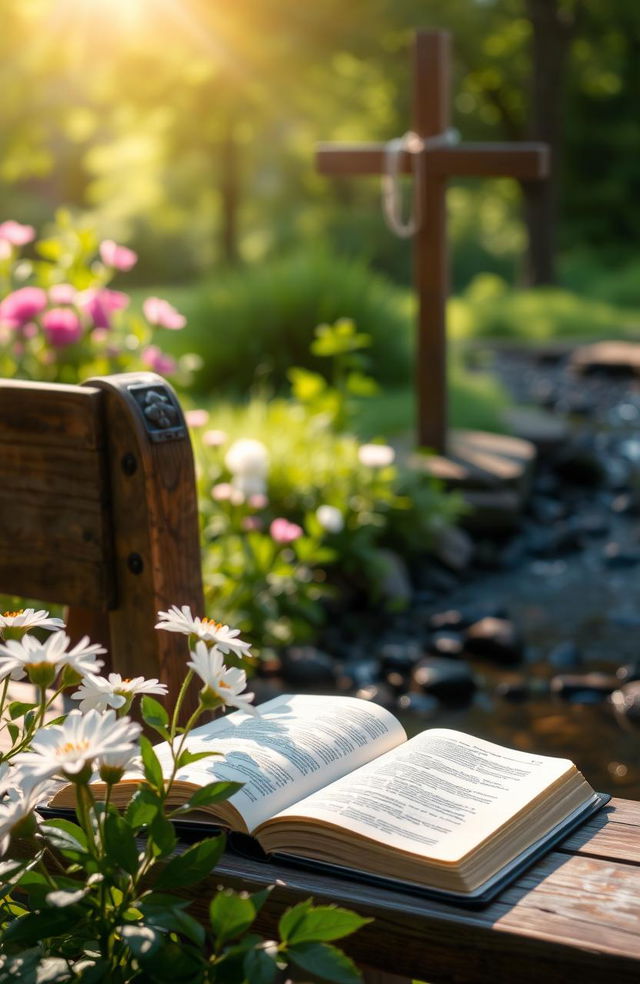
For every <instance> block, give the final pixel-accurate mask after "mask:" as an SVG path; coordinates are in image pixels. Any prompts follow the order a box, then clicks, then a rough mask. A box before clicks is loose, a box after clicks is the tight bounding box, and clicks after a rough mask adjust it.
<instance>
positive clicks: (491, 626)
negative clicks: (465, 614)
mask: <svg viewBox="0 0 640 984" xmlns="http://www.w3.org/2000/svg"><path fill="white" fill-rule="evenodd" d="M464 646H465V652H466V653H468V654H469V655H471V656H482V657H483V658H485V659H490V660H493V661H494V662H496V663H500V664H501V665H511V664H513V663H519V662H520V660H521V659H522V656H523V651H524V647H523V643H522V639H521V637H520V633H519V632H518V631H517V629H516V627H515V625H514V624H513V622H512V621H511V620H510V619H507V618H493V617H491V616H488V617H486V618H482V619H480V621H479V622H475V623H474V624H473V625H470V626H469V628H468V629H467V632H466V635H465V640H464Z"/></svg>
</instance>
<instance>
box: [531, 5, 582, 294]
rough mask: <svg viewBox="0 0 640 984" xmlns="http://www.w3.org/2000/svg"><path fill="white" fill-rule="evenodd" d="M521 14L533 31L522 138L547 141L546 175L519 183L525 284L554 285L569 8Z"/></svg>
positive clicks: (551, 7) (547, 7)
mask: <svg viewBox="0 0 640 984" xmlns="http://www.w3.org/2000/svg"><path fill="white" fill-rule="evenodd" d="M526 11H527V15H528V17H529V20H530V21H531V25H532V29H533V36H532V88H531V121H530V129H529V134H528V136H529V139H531V140H540V141H543V142H544V143H547V144H548V145H549V148H550V152H551V174H550V177H549V178H548V179H547V180H546V181H542V182H536V183H533V182H531V183H528V182H524V183H523V185H522V189H523V193H524V214H525V221H526V224H527V230H528V234H529V256H528V265H527V267H528V268H527V271H526V280H527V282H528V283H529V284H530V285H532V286H535V285H539V284H551V283H554V281H555V251H556V232H557V225H558V199H559V189H560V161H561V157H562V148H563V136H564V128H563V113H564V102H565V99H564V96H565V88H566V86H565V83H566V75H567V62H568V54H569V46H570V43H571V38H572V36H573V30H574V13H575V10H574V11H571V10H569V9H568V8H567V6H566V5H562V3H561V0H526Z"/></svg>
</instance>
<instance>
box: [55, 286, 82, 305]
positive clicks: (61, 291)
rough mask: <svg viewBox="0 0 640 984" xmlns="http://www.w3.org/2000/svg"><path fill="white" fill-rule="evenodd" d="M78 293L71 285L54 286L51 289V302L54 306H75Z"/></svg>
mask: <svg viewBox="0 0 640 984" xmlns="http://www.w3.org/2000/svg"><path fill="white" fill-rule="evenodd" d="M77 293H78V292H77V290H76V289H75V287H72V286H71V284H54V285H53V287H49V300H50V301H51V302H52V303H53V304H73V302H74V301H75V299H76V295H77Z"/></svg>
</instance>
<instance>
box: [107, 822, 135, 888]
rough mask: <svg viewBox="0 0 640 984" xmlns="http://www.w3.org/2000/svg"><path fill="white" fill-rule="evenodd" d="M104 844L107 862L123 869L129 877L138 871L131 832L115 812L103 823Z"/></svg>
mask: <svg viewBox="0 0 640 984" xmlns="http://www.w3.org/2000/svg"><path fill="white" fill-rule="evenodd" d="M104 844H105V850H106V853H107V855H108V857H109V861H112V862H115V863H116V864H118V865H119V866H120V867H121V868H124V870H125V871H127V872H128V873H129V874H130V875H134V874H135V873H136V872H137V870H138V848H137V846H136V841H135V838H134V836H133V831H132V829H131V827H130V826H129V824H128V823H127V821H126V820H125V819H124V817H121V816H120V814H119V813H116V812H115V811H114V812H113V813H109V814H108V815H107V817H106V818H105V821H104Z"/></svg>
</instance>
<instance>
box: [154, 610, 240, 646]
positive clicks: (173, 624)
mask: <svg viewBox="0 0 640 984" xmlns="http://www.w3.org/2000/svg"><path fill="white" fill-rule="evenodd" d="M158 618H159V619H160V621H159V622H158V623H157V624H156V629H166V630H167V632H182V633H183V635H193V636H195V637H196V639H201V640H202V641H203V642H208V643H211V644H212V645H214V646H217V647H218V649H219V650H220V652H221V653H235V654H236V656H243V655H245V654H246V652H247V650H248V649H250V648H251V647H250V645H249V643H248V642H243V641H242V639H237V638H236V636H238V635H239V634H240V630H239V629H230V628H229V626H228V625H223V624H222V622H215V621H214V620H213V619H211V618H200V616H199V615H196V616H193V615H192V614H191V609H190V608H189V606H188V605H182V607H181V608H178V606H177V605H172V606H171V608H170V609H169V611H168V612H158Z"/></svg>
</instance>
